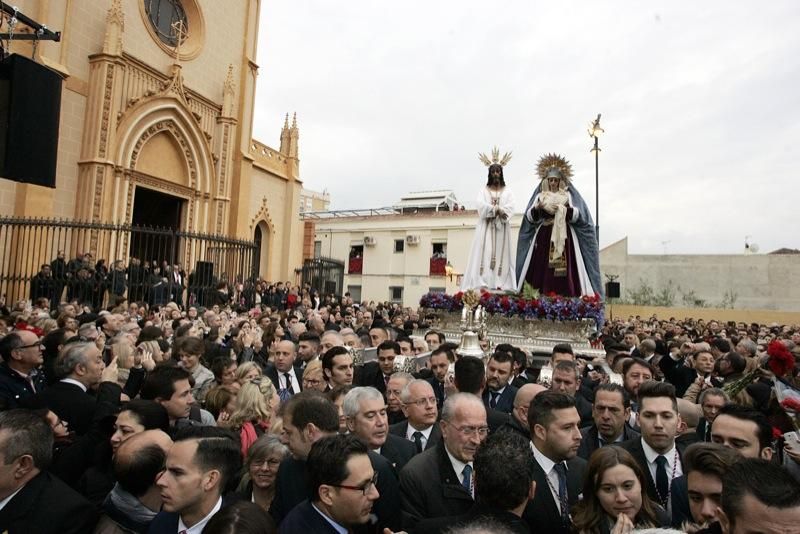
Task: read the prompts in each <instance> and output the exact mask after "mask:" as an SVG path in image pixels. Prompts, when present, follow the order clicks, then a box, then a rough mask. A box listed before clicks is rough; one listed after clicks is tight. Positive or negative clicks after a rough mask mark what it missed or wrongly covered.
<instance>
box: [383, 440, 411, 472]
mask: <svg viewBox="0 0 800 534" xmlns="http://www.w3.org/2000/svg"><path fill="white" fill-rule="evenodd" d="M416 453H417V448H416V447H415V446H414V443H413V442H411V441H408V440H407V439H405V438H401V437H398V436H395V435H394V434H386V441H385V442H384V444H383V446H382V447H381V456H383V457H384V458H386V459H387V460H388V461H389V464H390V465H391V466H392V469H394V471H395V473H399V472H400V470H401V469H403V468H404V467H405V466H406V464H407V463H408V461H409V460H411V458H413V457H414V455H415V454H416Z"/></svg>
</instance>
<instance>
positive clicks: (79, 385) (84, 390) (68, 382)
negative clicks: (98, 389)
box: [61, 378, 87, 393]
mask: <svg viewBox="0 0 800 534" xmlns="http://www.w3.org/2000/svg"><path fill="white" fill-rule="evenodd" d="M61 382H64V383H65V384H73V385H76V386H78V387H79V388H81V389H82V390H83V392H84V393H86V391H87V388H86V386H84V385H83V384H81V383H80V382H78V381H77V380H75V379H74V378H62V379H61Z"/></svg>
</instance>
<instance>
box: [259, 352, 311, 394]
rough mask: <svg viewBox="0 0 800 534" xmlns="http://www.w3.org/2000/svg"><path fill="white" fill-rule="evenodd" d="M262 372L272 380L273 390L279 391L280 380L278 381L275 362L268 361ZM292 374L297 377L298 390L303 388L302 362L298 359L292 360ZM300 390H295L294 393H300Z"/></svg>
mask: <svg viewBox="0 0 800 534" xmlns="http://www.w3.org/2000/svg"><path fill="white" fill-rule="evenodd" d="M264 374H265V375H267V377H269V379H270V380H271V381H272V385H273V386H274V387H275V391H280V386H279V385H278V384H280V382H279V381H278V369H277V368H276V367H275V364H274V363H272V362H268V363H267V365H266V366H265V368H264ZM294 376H296V377H297V384H298V385H299V386H300V391H302V390H303V367H302V362H300V360H299V359H298V360H295V362H294ZM300 391H295V393H300Z"/></svg>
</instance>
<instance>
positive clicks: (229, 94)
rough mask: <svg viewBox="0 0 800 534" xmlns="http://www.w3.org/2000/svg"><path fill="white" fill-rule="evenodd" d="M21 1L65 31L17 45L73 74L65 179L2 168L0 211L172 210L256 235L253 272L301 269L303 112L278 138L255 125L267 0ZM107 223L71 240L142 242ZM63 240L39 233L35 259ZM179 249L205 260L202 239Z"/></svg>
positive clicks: (126, 252) (128, 216) (123, 220)
mask: <svg viewBox="0 0 800 534" xmlns="http://www.w3.org/2000/svg"><path fill="white" fill-rule="evenodd" d="M18 7H19V9H20V11H22V12H24V13H25V14H26V15H28V16H29V17H31V18H33V19H34V20H36V21H37V22H40V23H41V24H44V25H46V26H47V27H48V28H50V29H53V30H58V31H61V32H62V38H61V41H60V42H41V43H38V45H37V46H36V47H33V46H32V41H21V40H19V41H11V43H12V44H11V49H10V52H11V53H19V54H22V55H26V56H28V57H31V55H33V57H34V59H35V60H36V61H37V62H39V63H41V64H43V65H46V66H47V67H49V68H51V69H53V70H55V71H57V72H59V73H60V74H61V75H62V76H63V78H64V82H63V85H62V98H61V113H60V128H59V136H58V159H57V178H56V184H55V185H56V187H55V188H54V189H51V188H45V187H40V186H36V185H30V184H22V183H16V182H12V181H9V180H6V179H2V178H0V216H2V217H13V218H31V217H48V218H57V219H62V220H66V221H83V222H88V223H97V224H111V225H140V224H142V225H158V222H159V221H160V222H161V223H162V225H163V226H170V227H172V228H173V229H174V230H176V231H179V232H184V233H186V234H191V235H215V236H224V237H226V238H230V239H236V240H242V241H246V242H252V243H254V244H256V245H257V247H256V248H255V249H254V250H255V258H254V261H253V263H252V265H253V271H256V272H255V273H253V274H257V275H259V276H261V277H263V278H265V279H268V280H289V279H291V278H293V273H294V271H295V269H296V268H297V267H299V266H300V264H301V262H302V239H303V236H302V224H301V223H300V219H299V212H300V202H301V191H302V182H301V180H300V176H299V151H298V142H299V129H298V126H297V122H296V118H290V117H289V116H288V115H287V116H286V118H285V120H284V123H283V128H282V130H281V134H280V146H279V148H277V149H275V148H272V147H270V146H268V145H266V144H264V143H261V142H259V141H256V140H254V139H252V137H251V133H252V127H253V110H254V100H255V86H256V76H257V74H258V65H257V64H256V43H257V37H258V30H259V28H258V21H259V14H260V13H259V12H260V9H261V2H260V1H259V0H236V1H233V2H218V1H215V0H112V1H110V2H108V1H107V2H84V1H78V0H64V1H59V2H50V1H47V0H20V1H19V2H18ZM278 126H279V123H277V124H276V132H277V127H278ZM34 157H35V156H34ZM99 236H101V234H100V233H98V232H88V233H86V234H85V236H83V237H81V239H80V240H79V241H75V240H72V241H70V242H69V243H68V244H67V246H68V247H70V248H73V250H66V251H65V252H66V254H67V256H68V257H72V256H73V255H75V254H77V253H79V252H91V253H92V254H93V256H94V258H101V257H102V258H108V260H109V261H112V260H114V259H121V260H123V261H126V262H127V260H128V259H129V257H130V256H131V255H132V254H133V253H134V252H133V251H132V249H131V248H130V247H129V246H127V245H125V244H124V243H123V245H122V246H120V244H119V243H110V242H108V241H109V240H108V239H103V238H102V237H99ZM56 247H57V245H55V244H54V245H53V246H52V247H48V246H47V244H44V245H39V247H38V249H37V250H38V252H37V254H38V255H39V256H41V257H40V258H36V260H37V261H32V262H30V263H31V264H32V265H35V266H36V268H37V269H38V264H39V263H44V262H49V261H50V260H51V259H52V258H53V257H55V254H56V250H55V248H56ZM49 248H53V250H49ZM59 248H60V247H59ZM2 254H4V255H6V257H7V258H8V253H7V251H3V252H2ZM177 255H178V257H177V258H176V259H177V260H180V262H181V263H182V264H183V265H186V266H188V267H191V266H193V265H194V262H195V261H197V260H202V259H203V258H202V257H201V256H200V253H199V252H198V251H197V250H195V249H194V247H184V248H182V249H181V250H180V251H178V254H177ZM120 256H121V257H120ZM39 260H40V261H39ZM187 270H188V269H187ZM25 274H29V273H25ZM30 274H32V273H30Z"/></svg>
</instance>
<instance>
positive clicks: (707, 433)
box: [697, 388, 729, 442]
mask: <svg viewBox="0 0 800 534" xmlns="http://www.w3.org/2000/svg"><path fill="white" fill-rule="evenodd" d="M728 400H729V399H728V394H727V393H725V391H723V390H722V389H720V388H708V389H704V390H703V392H702V393H700V396H699V397H698V398H697V404H699V405H700V408H701V409H702V410H703V417H701V418H700V422H699V423H698V424H697V437H698V438H699V439H700V441H705V442H709V441H711V425H712V424H713V423H714V419H716V418H717V415H718V414H719V411H720V410H721V409H722V407H723V406H725V404H726V403H727V402H728Z"/></svg>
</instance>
